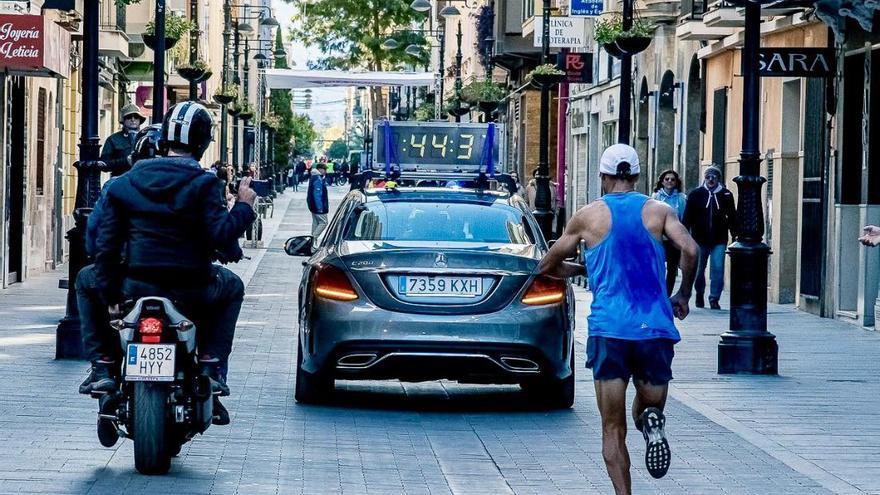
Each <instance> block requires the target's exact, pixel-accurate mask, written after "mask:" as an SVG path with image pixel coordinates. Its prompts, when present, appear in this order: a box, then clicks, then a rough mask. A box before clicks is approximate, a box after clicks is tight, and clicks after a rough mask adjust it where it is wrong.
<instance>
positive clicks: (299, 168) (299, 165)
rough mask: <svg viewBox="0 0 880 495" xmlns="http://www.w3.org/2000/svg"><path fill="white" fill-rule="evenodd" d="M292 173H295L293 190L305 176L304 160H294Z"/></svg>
mask: <svg viewBox="0 0 880 495" xmlns="http://www.w3.org/2000/svg"><path fill="white" fill-rule="evenodd" d="M294 175H296V181H295V182H296V186H297V187H294V190H296V189H297V188H298V186H299V183H300V182H302V181H303V180H305V176H306V162H305V160H303V159H302V158H300V159H299V161H297V162H296V168H295V169H294Z"/></svg>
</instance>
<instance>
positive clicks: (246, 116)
mask: <svg viewBox="0 0 880 495" xmlns="http://www.w3.org/2000/svg"><path fill="white" fill-rule="evenodd" d="M239 109H240V111H239V113H238V118H240V119H241V120H251V119H252V118H254V113H256V111H255V110H254V107H253V105H251V104H250V103H249V102H247V101H246V102H244V103H242V104H241V105H240V106H239Z"/></svg>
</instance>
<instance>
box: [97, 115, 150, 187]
mask: <svg viewBox="0 0 880 495" xmlns="http://www.w3.org/2000/svg"><path fill="white" fill-rule="evenodd" d="M146 121H147V118H146V117H144V115H143V114H142V113H141V110H140V108H138V106H137V105H135V104H128V105H125V106H124V107H122V112H120V118H119V123H120V124H122V130H120V131H118V132H114V133H113V134H111V135H110V137H108V138H107V140H106V141H104V147H103V148H102V149H101V161H102V162H104V164H105V168H106V170H107V171H109V172H110V173H112V174H113V175H114V176H117V175H120V174H123V173H125V172H126V171H128V169H130V168H131V165H132V163H131V161H130V160H129V156H131V154H132V150H133V148H134V145H135V143H136V142H137V136H138V129H140V128H141V126H142V125H144V122H146Z"/></svg>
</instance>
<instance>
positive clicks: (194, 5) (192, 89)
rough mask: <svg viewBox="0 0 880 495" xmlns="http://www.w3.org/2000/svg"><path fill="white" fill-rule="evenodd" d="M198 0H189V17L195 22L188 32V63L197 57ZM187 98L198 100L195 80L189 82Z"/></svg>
mask: <svg viewBox="0 0 880 495" xmlns="http://www.w3.org/2000/svg"><path fill="white" fill-rule="evenodd" d="M198 5H199V2H198V0H189V18H190V20H191V21H192V22H193V23H195V26H196V27H195V29H193V30H192V31H190V33H189V63H190V64H194V63H196V60H198V58H199V29H198V26H199V7H198ZM189 99H190V100H198V99H199V90H198V85H197V83H196V81H195V80H192V81H190V82H189Z"/></svg>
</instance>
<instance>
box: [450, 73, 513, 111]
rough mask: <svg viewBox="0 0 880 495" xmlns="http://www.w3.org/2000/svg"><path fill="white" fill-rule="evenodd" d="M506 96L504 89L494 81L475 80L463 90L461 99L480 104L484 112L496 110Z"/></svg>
mask: <svg viewBox="0 0 880 495" xmlns="http://www.w3.org/2000/svg"><path fill="white" fill-rule="evenodd" d="M505 96H506V95H505V92H504V89H502V88H501V86H499V85H497V84H495V83H494V82H492V81H474V82H472V83H470V84H468V85H467V86H465V87H464V88H462V90H461V99H462V100H463V101H466V102H468V103H470V104H476V105H478V106H479V107H480V110H481V111H483V112H484V113H490V112H491V111H492V110H495V109H496V108H497V107H498V102H500V101H501V100H503V99H504V97H505Z"/></svg>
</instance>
